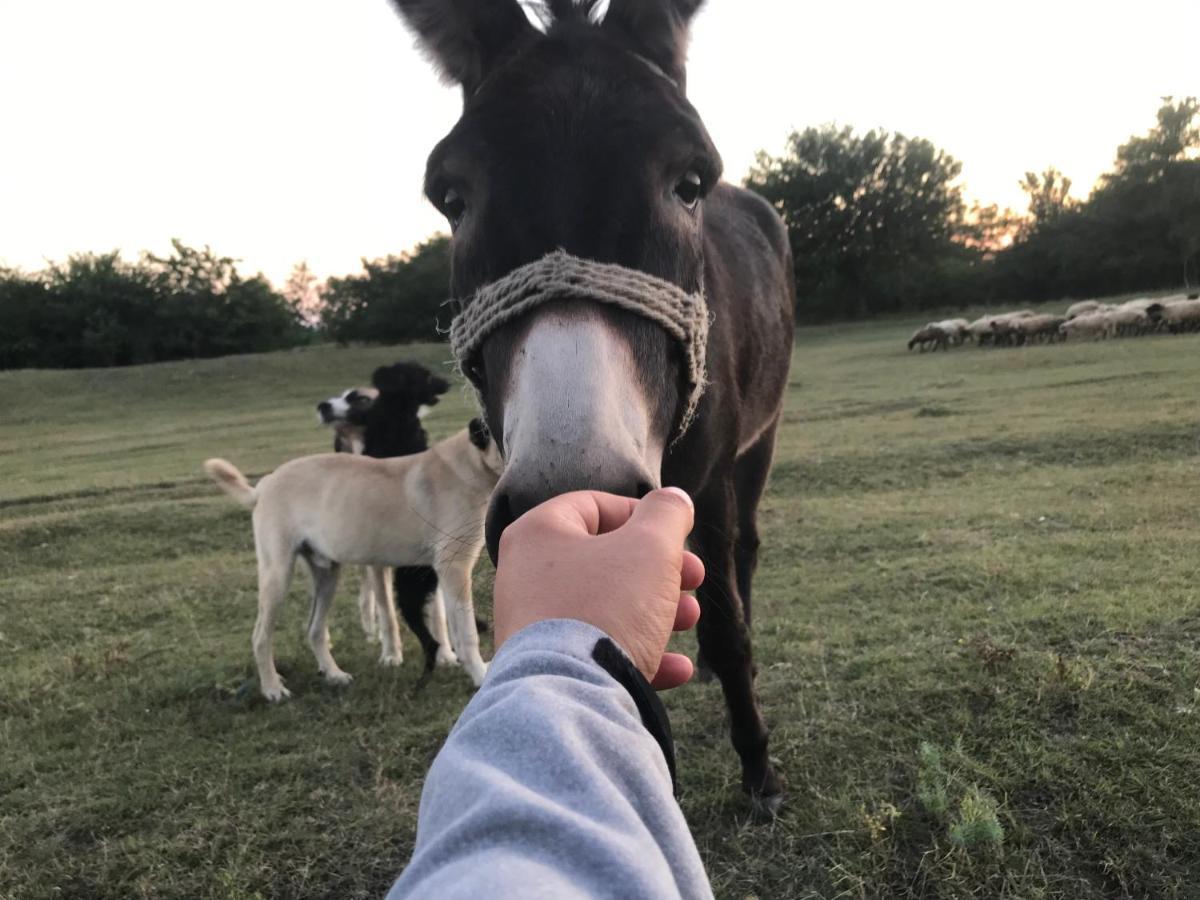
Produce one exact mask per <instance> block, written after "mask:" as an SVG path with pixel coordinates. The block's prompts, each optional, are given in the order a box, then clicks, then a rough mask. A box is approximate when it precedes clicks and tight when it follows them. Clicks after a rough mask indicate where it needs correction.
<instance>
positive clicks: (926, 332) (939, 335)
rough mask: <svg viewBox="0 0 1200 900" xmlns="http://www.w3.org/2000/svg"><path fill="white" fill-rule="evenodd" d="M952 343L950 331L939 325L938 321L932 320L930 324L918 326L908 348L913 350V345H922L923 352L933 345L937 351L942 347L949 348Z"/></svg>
mask: <svg viewBox="0 0 1200 900" xmlns="http://www.w3.org/2000/svg"><path fill="white" fill-rule="evenodd" d="M949 343H950V333H949V332H948V331H946V330H945V329H944V328H941V327H939V326H938V325H937V324H936V323H934V322H930V323H929V324H928V325H925V326H923V327H922V328H918V329H917V330H916V331H915V332H914V333H913V336H912V337H911V338H910V339H909V341H908V349H909V350H910V351H911V350H912V348H913V347H916V346H920V348H921V350H920V352H921V353H924V352H925V351H926V350H927V349H929V345H930V344H932V345H933V350H934V352H935V353H936V352H937V350H938V348H939V347H940V348H941V349H943V350H946V349H948V347H949Z"/></svg>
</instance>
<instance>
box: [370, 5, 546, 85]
mask: <svg viewBox="0 0 1200 900" xmlns="http://www.w3.org/2000/svg"><path fill="white" fill-rule="evenodd" d="M392 2H393V4H394V5H395V7H396V8H397V9H398V10H399V11H400V15H401V17H402V18H403V19H404V21H405V23H406V24H407V25H408V27H409V28H411V29H412V30H413V31H414V32H416V35H417V45H418V46H419V47H420V48H421V49H422V50H423V51H425V53H426V55H427V56H429V58H430V59H431V60H432V61H433V64H434V66H436V67H437V69H438V71H439V72H440V73H441V75H442V77H443V79H445V80H446V81H449V82H452V83H456V84H460V85H462V89H463V98H464V99H465V98H467V97H470V96H471V95H472V94H473V93H475V91H476V89H477V88H478V87H479V85H480V84H482V83H483V79H484V78H486V77H487V76H488V74H489V73H490V72H491V71H492V70H493V69H495V67H496V66H497V64H498V63H499V62H500V61H501V60H502V59H503V58H504V57H505V56H506V55H507V54H508V53H510V52H511V51H512V50H513V48H514V47H515V46H516V45H518V44H519V43H521V42H522V41H523V40H528V39H530V38H534V37H537V35H538V30H537V29H536V28H534V27H533V25H531V24H530V22H529V19H527V18H526V17H525V11H524V10H523V9H522V8H521V4H520V2H518V0H392Z"/></svg>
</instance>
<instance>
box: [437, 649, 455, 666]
mask: <svg viewBox="0 0 1200 900" xmlns="http://www.w3.org/2000/svg"><path fill="white" fill-rule="evenodd" d="M433 664H434V665H435V666H437V667H438V668H439V669H441V668H448V667H450V666H457V665H459V661H458V657H457V656H455V655H454V651H453V650H447V649H445V648H444V647H439V648H438V652H437V656H436V657H434V660H433Z"/></svg>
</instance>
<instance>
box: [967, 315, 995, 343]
mask: <svg viewBox="0 0 1200 900" xmlns="http://www.w3.org/2000/svg"><path fill="white" fill-rule="evenodd" d="M967 336H968V339H970V340H974V341H975V343H976V344H978V345H979V346H980V347H982V346H983V345H984V344H986V343H987V342H988V341H990V340H991V339H992V338H993V337H994V336H995V333H994V331H993V329H992V319H991V317H990V316H983V317H982V318H979V319H976V320H975V321H974V322H972V323H971V324H970V325H968V326H967Z"/></svg>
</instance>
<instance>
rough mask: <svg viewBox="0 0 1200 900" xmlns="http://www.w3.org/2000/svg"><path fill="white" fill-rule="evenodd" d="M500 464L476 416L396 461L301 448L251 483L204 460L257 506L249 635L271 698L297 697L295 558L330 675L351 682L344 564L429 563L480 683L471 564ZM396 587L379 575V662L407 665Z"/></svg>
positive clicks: (312, 641)
mask: <svg viewBox="0 0 1200 900" xmlns="http://www.w3.org/2000/svg"><path fill="white" fill-rule="evenodd" d="M503 467H504V463H503V461H502V459H501V456H500V452H499V450H498V448H497V447H496V442H495V441H494V440H492V438H491V435H490V434H488V431H487V428H486V427H485V426H484V425H483V424H482V423H481V422H480V421H479V420H478V419H474V420H472V421H471V424H470V427H469V428H467V429H466V430H463V431H460V432H459V433H457V434H455V435H453V436H452V437H449V438H447V439H446V440H444V441H441V442H440V443H438V444H435V445H434V446H432V447H430V448H429V449H428V450H426V451H425V452H423V453H414V454H412V455H410V456H401V457H395V458H392V459H373V458H370V457H366V456H355V455H351V454H348V453H323V454H320V455H317V456H304V457H301V458H300V459H295V460H292V461H291V462H289V463H285V464H283V465H282V466H280V467H279V468H278V469H276V470H275V471H274V472H272V473H271V474H270V475H266V476H264V477H263V478H262V479H261V480H260V481H259V482H258V484H257V486H254V487H252V486H251V485H250V483H249V482H248V481H246V479H245V477H244V476H243V475H242V473H241V472H239V471H238V470H237V469H236V468H234V466H233V465H232V464H230V463H228V462H226V461H225V460H223V459H210V460H208V461H207V462H205V463H204V470H205V471H206V472H207V473H208V474H209V476H210V477H211V478H212V479H213V480H214V481H216V482H217V484H218V485H219V486H220V487H221V489H222V490H224V491H225V492H226V493H228V494H229V495H230V496H232V497H233V498H234V499H235V500H237V501H238V502H239V503H241V504H242V505H243V506H246V507H248V508H250V509H253V510H254V545H255V550H256V552H257V554H258V619H257V621H256V622H255V623H254V635H253V638H252V642H253V646H254V659H255V662H256V663H257V665H258V677H259V685H260V688H261V690H262V693H263V696H264V697H266V698H267V699H268V700H280V699H282V698H284V697H287V696H290V692H289V691H288V689H287V688H286V687H284V686H283V681H282V679H281V678H280V677H279V673H278V672H277V671H276V670H275V656H274V652H273V648H272V643H273V633H274V630H275V621H276V617H277V616H278V613H279V607H280V605H281V604H282V602H283V598H284V597H285V596H286V594H287V590H288V585H289V583H290V581H291V577H292V570H293V568H294V567H295V563H296V557H297V556H302V557H303V558H304V560H305V562H307V563H308V567H309V569H310V570H311V571H312V576H313V600H312V614H311V616H310V617H309V623H308V642H309V645H310V646H311V647H312V650H313V654H314V655H315V656H316V658H317V665H318V667H319V668H320V670H321V673H322V674H323V675H324V676H325V678H326V679H328V680H329V681H331V682H333V683H334V684H345V683H347V682H349V681H350V680H351V676H350V675H349V674H348V673H346V672H344V671H342V670H341V669H340V668H339V667H338V664H337V663H336V662H334V659H333V656H332V654H331V653H330V652H329V629H328V627H327V625H326V617H327V615H328V613H329V606H330V604H331V602H332V600H333V596H334V592H335V590H336V588H337V579H338V569H339V566H340V565H341V564H342V563H355V564H359V565H368V566H372V567H382V566H413V565H426V566H433V568H434V569H435V570H436V571H437V576H438V583H439V585H440V586H441V588H442V590H443V591H444V592H445V597H446V601H447V607H448V609H449V612H450V636H451V644H452V645H453V649H454V651H455V653H456V654H457V655H458V658H459V661H460V662H461V663H462V665H463V668H465V669H466V670H467V674H468V675H470V676H471V680H472V681H474V683H475V685H476V686H478V685H479V684H480V682H482V681H483V676H484V674H485V672H486V671H487V666H486V665H485V664H484V662H483V660H482V658H481V657H480V655H479V635H478V633H477V632H476V630H475V608H474V604H473V603H472V600H471V571H472V570H473V569H474V568H475V562H476V560H478V559H479V553H480V551H481V550H482V549H483V519H484V514H485V512H486V511H487V504H488V499H489V497H490V496H491V493H492V489H493V488H494V487H495V486H496V482H497V481H498V480H499V477H500V473H501V471H502V470H503ZM373 571H375V572H377V573H378V572H382V571H383V570H382V569H380V568H374V569H373ZM375 577H377V578H380V576H379V575H376V576H375ZM387 596H388V594H387V591H386V587H385V585H383V584H378V585H377V586H376V591H375V597H376V598H377V613H378V617H379V621H380V623H381V628H380V631H381V639H382V641H383V654H382V656H381V657H380V661H381V662H383V663H384V664H386V665H399V664H400V662H401V660H402V658H403V657H402V653H401V649H400V629H399V623H398V622H397V621H396V610H395V607H394V606H393V605H392V604H391V603H390V602H388V601H387Z"/></svg>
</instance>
